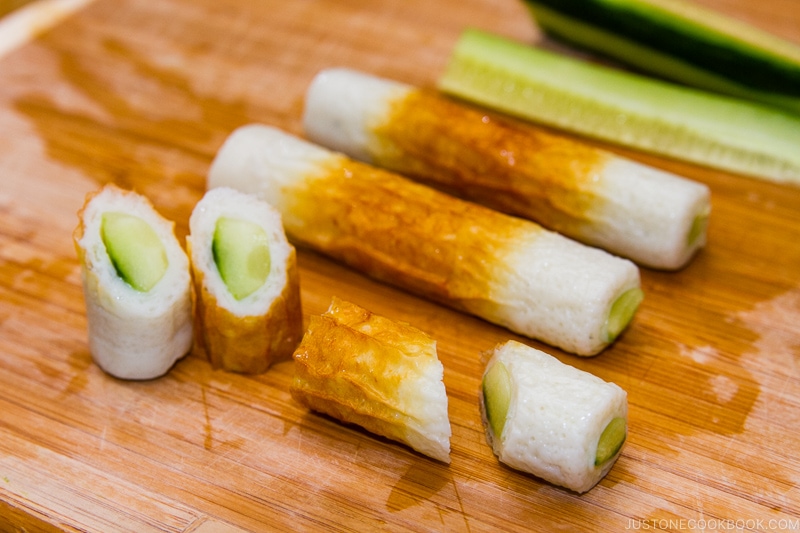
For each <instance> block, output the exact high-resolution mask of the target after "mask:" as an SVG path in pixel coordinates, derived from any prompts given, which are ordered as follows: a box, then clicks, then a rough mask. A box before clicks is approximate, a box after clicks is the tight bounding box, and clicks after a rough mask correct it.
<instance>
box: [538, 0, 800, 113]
mask: <svg viewBox="0 0 800 533" xmlns="http://www.w3.org/2000/svg"><path fill="white" fill-rule="evenodd" d="M526 3H527V4H528V6H529V7H530V9H531V12H532V13H533V15H534V17H535V19H536V22H537V23H538V25H539V26H540V27H541V28H542V29H544V30H545V31H546V32H547V33H549V34H551V35H554V36H555V37H557V38H559V39H562V40H566V41H569V42H571V43H573V44H576V45H579V46H581V47H584V48H587V49H589V50H592V51H597V52H600V53H602V54H605V55H607V56H610V57H613V58H615V59H617V60H620V61H623V62H625V63H627V64H629V65H633V66H635V67H636V68H639V69H641V70H644V71H645V72H649V73H652V74H656V75H658V76H661V77H664V78H668V79H672V80H675V81H678V82H681V83H685V84H688V85H692V86H695V87H700V88H702V89H706V90H710V91H715V92H721V93H724V94H730V95H733V96H737V97H742V98H747V99H752V100H755V101H761V102H764V103H767V104H770V105H775V106H779V107H783V108H785V109H788V110H790V111H792V112H795V113H800V47H798V46H796V45H794V44H793V43H790V42H788V41H785V40H782V39H779V38H778V37H775V36H773V35H770V34H769V33H767V32H765V31H762V30H760V29H758V28H756V27H754V26H752V25H749V24H746V23H745V22H742V21H739V20H736V19H733V18H730V17H727V16H725V15H723V14H721V13H717V12H715V11H712V10H709V9H705V8H703V7H701V6H699V5H697V4H690V3H687V2H682V1H680V0H669V1H664V0H526Z"/></svg>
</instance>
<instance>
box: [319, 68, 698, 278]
mask: <svg viewBox="0 0 800 533" xmlns="http://www.w3.org/2000/svg"><path fill="white" fill-rule="evenodd" d="M304 124H305V131H306V134H307V135H308V137H309V139H311V140H312V141H314V142H316V143H319V144H321V145H323V146H327V147H329V148H331V149H333V150H337V151H341V152H343V153H345V154H347V155H349V156H351V157H354V158H357V159H361V160H363V161H366V162H369V163H372V164H376V165H378V166H382V167H386V168H389V169H391V170H393V171H395V172H399V173H401V174H405V175H408V176H411V177H413V178H414V179H416V180H418V181H422V182H425V183H428V184H431V185H434V186H436V187H438V188H441V189H443V190H446V191H448V192H452V193H455V194H457V195H459V196H462V197H465V198H467V199H470V200H473V201H476V202H480V203H483V204H485V205H488V206H489V207H492V208H494V209H499V210H500V211H503V212H506V213H510V214H513V215H517V216H522V217H525V218H529V219H531V220H534V221H536V222H538V223H539V224H541V225H543V226H545V227H547V228H548V229H551V230H554V231H558V232H559V233H562V234H564V235H567V236H568V237H571V238H573V239H576V240H579V241H581V242H584V243H586V244H589V245H592V246H597V247H600V248H603V249H605V250H608V251H609V252H611V253H614V254H616V255H622V256H624V257H627V258H629V259H632V260H633V261H635V262H637V263H639V264H641V265H644V266H648V267H652V268H658V269H668V270H674V269H678V268H681V267H683V266H684V265H686V263H687V262H688V261H689V260H690V259H691V258H692V256H693V255H694V254H695V252H696V251H697V250H698V249H700V248H701V247H702V246H703V245H704V244H705V242H706V223H707V220H708V216H709V212H710V209H711V208H710V194H709V189H708V187H707V186H705V185H704V184H701V183H697V182H694V181H691V180H688V179H685V178H682V177H679V176H676V175H674V174H670V173H667V172H664V171H661V170H657V169H655V168H652V167H649V166H645V165H642V164H639V163H636V162H633V161H631V160H628V159H625V158H622V157H619V156H617V155H615V154H612V153H611V152H608V151H605V150H601V149H598V148H595V147H593V146H590V145H589V144H587V143H583V142H580V141H577V140H574V139H571V138H568V137H565V136H559V135H555V134H553V133H551V132H549V131H547V130H545V129H544V128H541V127H537V126H533V125H528V124H521V123H519V122H515V121H513V120H512V119H504V118H501V117H498V116H492V115H490V114H487V113H486V112H484V111H481V110H479V109H476V108H473V107H469V106H467V105H464V104H461V103H458V102H455V101H454V100H451V99H449V98H446V97H444V96H442V95H440V94H438V93H436V92H433V91H427V90H422V89H417V88H414V87H411V86H408V85H405V84H401V83H399V82H396V81H392V80H387V79H382V78H377V77H374V76H370V75H367V74H363V73H360V72H356V71H352V70H348V69H330V70H325V71H322V72H321V73H320V74H318V75H317V77H316V78H315V79H314V81H313V82H312V84H311V86H310V87H309V90H308V92H307V95H306V107H305V115H304Z"/></svg>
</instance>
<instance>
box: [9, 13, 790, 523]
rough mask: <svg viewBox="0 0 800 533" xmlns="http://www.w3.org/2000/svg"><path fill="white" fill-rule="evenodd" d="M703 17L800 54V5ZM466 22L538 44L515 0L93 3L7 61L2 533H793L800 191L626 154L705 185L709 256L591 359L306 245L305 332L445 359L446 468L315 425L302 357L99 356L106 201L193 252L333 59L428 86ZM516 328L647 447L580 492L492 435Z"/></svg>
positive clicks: (662, 278)
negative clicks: (203, 223) (150, 360)
mask: <svg viewBox="0 0 800 533" xmlns="http://www.w3.org/2000/svg"><path fill="white" fill-rule="evenodd" d="M702 3H703V4H706V5H709V6H712V7H715V8H718V9H720V10H722V11H725V12H728V13H730V14H732V15H735V16H738V17H741V18H743V19H746V20H748V21H750V22H752V23H754V24H757V25H760V26H762V27H764V28H767V29H770V30H772V31H774V32H775V33H777V34H780V35H782V36H783V37H785V38H788V39H791V40H794V41H795V42H800V4H798V3H797V2H796V0H762V1H760V2H749V1H747V0H704V1H703V2H702ZM467 26H477V27H480V28H483V29H486V30H490V31H495V32H497V33H501V34H503V35H506V36H508V37H511V38H515V39H519V40H523V41H526V42H530V43H536V42H538V41H539V40H540V36H539V33H538V32H537V30H536V27H535V25H534V23H533V22H532V21H531V20H530V18H529V17H528V16H527V13H526V11H525V9H524V7H523V5H522V4H521V3H520V2H515V1H510V0H507V1H499V0H470V1H467V2H461V1H457V0H437V1H430V0H427V1H417V0H396V1H395V0H391V1H390V0H384V1H374V0H373V1H367V0H361V1H359V0H348V1H341V0H340V1H335V0H293V1H282V2H278V1H272V0H262V1H259V2H253V1H247V0H161V1H158V2H139V1H134V0H97V1H96V2H94V3H93V4H91V5H89V6H88V7H86V8H84V9H83V10H81V11H80V12H79V13H77V14H75V15H74V16H72V17H71V18H69V19H67V20H65V21H63V22H61V23H60V24H59V25H57V26H56V27H55V28H54V29H53V30H52V31H50V32H47V33H45V34H43V35H40V36H39V37H37V38H36V39H35V40H34V41H32V42H30V43H28V44H26V45H24V46H22V47H21V48H18V49H16V50H15V51H13V52H12V53H10V54H9V55H7V56H6V57H4V58H2V59H0V341H1V342H0V346H1V348H0V530H3V531H6V530H9V531H26V532H32V531H48V532H49V531H61V530H63V531H82V532H118V531H119V532H139V533H146V532H155V531H169V532H188V531H192V532H202V533H209V532H235V531H271V530H279V531H317V530H321V531H359V532H360V531H367V530H371V529H380V530H393V531H398V530H413V531H469V532H478V531H523V530H541V531H556V530H559V531H609V532H619V531H624V530H628V529H651V530H653V529H670V530H673V531H679V530H681V531H688V530H695V531H701V530H705V531H714V530H731V529H732V528H733V527H739V526H741V527H742V528H750V529H755V530H758V531H768V530H773V531H776V530H792V528H794V529H793V530H798V529H800V492H798V483H800V455H798V450H800V431H799V430H800V384H799V383H798V381H799V376H798V358H799V357H800V187H791V186H779V185H774V184H769V183H766V182H763V181H760V180H757V179H750V178H744V177H738V176H734V175H729V174H725V173H722V172H717V171H712V170H707V169H703V168H699V167H696V166H692V165H688V164H682V163H678V162H673V161H667V160H663V159H658V158H655V157H650V156H646V155H643V154H637V153H634V152H626V151H622V150H618V151H620V152H621V153H623V154H624V155H627V156H629V157H632V158H636V159H638V160H641V161H644V162H646V163H649V164H652V165H654V166H657V167H661V168H664V169H667V170H670V171H673V172H676V173H679V174H682V175H685V176H687V177H690V178H693V179H696V180H698V181H701V182H703V183H707V184H708V185H709V186H710V187H711V189H712V192H713V215H712V221H711V225H710V228H709V238H710V244H709V245H708V248H707V249H706V250H704V251H703V252H702V253H701V254H700V255H699V256H698V257H697V258H696V259H695V260H694V261H693V262H692V263H691V264H690V265H689V266H688V267H687V268H685V269H684V270H682V271H680V272H677V273H660V272H655V271H650V270H642V280H643V281H642V283H643V288H644V289H645V291H646V295H647V296H646V300H645V302H644V303H643V305H642V307H641V309H640V312H639V313H638V315H637V317H636V318H635V321H634V323H633V324H632V326H631V327H630V329H629V330H628V331H627V332H626V333H625V335H624V336H623V337H622V338H621V339H620V340H619V341H618V342H617V343H616V344H615V345H614V346H612V347H611V348H609V349H608V350H606V351H605V352H604V353H602V354H601V355H599V356H597V357H594V358H589V359H581V358H578V357H575V356H570V355H567V354H564V353H562V352H559V351H558V350H555V349H552V348H549V347H547V346H543V345H540V344H538V343H536V342H533V341H529V340H525V339H522V338H520V337H517V336H515V335H512V334H510V333H509V332H508V331H506V330H504V329H502V328H499V327H496V326H492V325H490V324H487V323H485V322H483V321H481V320H479V319H476V318H473V317H469V316H465V315H463V314H460V313H457V312H454V311H451V310H448V309H445V308H443V307H441V306H438V305H436V304H433V303H430V302H427V301H425V300H424V299H420V298H417V297H415V296H411V295H409V294H406V293H404V292H402V291H400V290H397V289H394V288H391V287H388V286H385V285H381V284H379V283H376V282H374V281H371V280H369V279H367V278H365V277H364V276H362V275H360V274H359V273H357V272H354V271H351V270H349V269H347V268H345V267H343V266H340V265H338V264H336V263H334V262H332V261H330V260H328V259H326V258H324V257H321V256H319V255H317V254H315V253H313V252H310V251H306V250H302V251H301V252H300V254H299V263H300V268H301V283H302V298H303V306H304V314H305V317H306V321H307V320H308V317H309V316H310V315H313V314H319V313H322V312H323V311H324V310H325V309H326V308H327V306H328V304H329V303H330V300H331V298H332V297H333V296H339V297H342V298H344V299H348V300H350V301H353V302H355V303H358V304H360V305H362V306H364V307H366V308H368V309H370V310H372V311H374V312H376V313H379V314H382V315H385V316H388V317H390V318H394V319H397V320H402V321H406V322H410V323H411V324H413V325H415V326H417V327H419V328H420V329H422V330H424V331H426V332H427V333H428V334H430V335H431V336H432V337H434V338H435V339H436V340H437V341H438V348H439V356H440V358H441V360H442V362H443V364H444V367H445V376H444V380H445V385H446V387H447V390H448V396H449V411H450V418H451V423H452V429H453V439H452V463H451V464H450V465H444V464H440V463H437V462H435V461H432V460H429V459H427V458H426V457H423V456H420V455H418V454H416V453H414V452H412V451H411V450H409V449H408V448H406V447H404V446H402V445H399V444H395V443H393V442H390V441H387V440H385V439H381V438H376V437H374V436H372V435H370V434H368V433H366V432H364V431H361V430H360V429H358V428H354V427H345V426H343V425H340V424H339V423H337V422H336V421H334V420H331V419H328V418H325V417H321V416H318V415H315V414H312V413H309V412H307V411H306V410H305V409H304V408H302V407H301V406H300V405H298V404H297V403H295V402H294V401H293V400H292V399H291V398H290V396H289V393H288V387H289V383H290V381H291V378H292V372H293V369H292V364H291V362H284V363H280V364H278V365H277V366H275V367H274V368H273V369H272V370H270V371H269V372H268V373H266V374H263V375H260V376H240V375H235V374H230V373H226V372H223V371H215V370H213V369H212V368H211V367H210V366H209V364H208V363H207V362H206V361H204V360H203V359H202V358H200V357H199V356H197V355H195V354H192V355H189V356H188V357H186V358H185V359H183V360H182V361H180V362H179V363H178V364H177V365H176V366H175V367H174V369H173V370H172V371H171V372H170V373H169V374H168V375H167V376H166V377H163V378H161V379H158V380H154V381H149V382H143V383H133V382H124V381H119V380H115V379H113V378H111V377H109V376H108V375H105V374H104V373H103V372H102V371H100V370H99V369H98V368H97V367H96V366H95V365H94V364H93V363H92V361H91V357H90V354H89V351H88V347H87V338H86V337H87V335H86V316H85V307H84V302H83V294H82V292H81V288H80V279H79V267H78V263H77V260H76V256H75V252H74V250H73V245H72V241H71V232H72V230H73V228H74V227H75V225H76V223H77V217H76V214H75V213H76V211H77V209H78V208H79V207H80V206H81V204H82V203H83V199H84V196H85V195H86V193H88V192H90V191H93V190H95V189H96V188H98V187H99V186H100V185H102V184H104V183H109V182H114V183H117V184H118V185H120V186H123V187H130V188H134V189H136V190H138V191H140V192H142V193H144V194H146V195H147V196H148V197H150V198H151V199H152V201H153V202H154V203H155V205H156V206H157V208H158V209H159V210H160V211H161V212H162V213H163V214H164V215H165V216H167V217H169V218H171V219H173V220H175V221H176V224H177V230H178V234H179V237H180V238H181V239H183V238H184V237H185V235H186V232H187V227H188V217H189V214H190V212H191V209H192V207H193V206H194V204H195V202H197V200H198V199H199V198H200V197H201V195H202V193H203V190H204V179H205V178H204V177H205V174H206V171H207V169H208V166H209V163H210V162H211V159H212V157H213V156H214V154H215V152H216V150H217V149H218V148H219V146H220V144H221V143H222V141H223V140H224V138H225V137H226V136H227V135H228V133H230V132H231V130H233V129H234V128H235V127H237V126H239V125H242V124H246V123H250V122H262V123H267V124H271V125H274V126H278V127H282V128H285V129H286V130H288V131H290V132H292V133H296V134H301V133H302V130H301V125H300V114H301V110H302V100H303V94H304V91H305V88H306V86H307V85H308V83H309V81H310V80H311V78H312V77H313V76H314V74H315V73H316V72H317V71H318V70H320V69H322V68H325V67H331V66H350V67H355V68H359V69H362V70H365V71H368V72H372V73H375V74H378V75H382V76H387V77H391V78H396V79H399V80H402V81H405V82H409V83H413V84H417V85H421V86H433V85H434V83H435V80H436V79H437V77H438V76H439V74H440V72H441V71H442V69H443V67H444V64H445V62H446V60H447V58H448V56H449V53H450V50H451V47H452V45H453V43H454V42H455V39H456V38H457V36H458V35H459V33H460V32H461V30H462V29H464V28H465V27H467ZM665 111H666V110H665ZM798 149H799V150H800V147H798ZM511 338H513V339H517V340H522V341H524V342H527V343H529V344H531V345H532V346H536V347H538V348H541V349H544V350H546V351H548V352H549V353H552V354H554V355H556V356H557V357H558V358H559V359H561V360H562V361H565V362H567V363H569V364H572V365H574V366H576V367H578V368H581V369H584V370H587V371H590V372H592V373H594V374H596V375H598V376H600V377H602V378H604V379H606V380H610V381H614V382H616V383H617V384H618V385H620V386H621V387H623V388H624V389H625V390H627V392H628V397H629V403H630V420H629V423H630V437H629V441H628V443H627V445H626V447H625V448H624V452H623V454H622V456H621V458H620V459H619V461H618V462H617V464H616V465H615V467H614V468H613V470H612V471H611V472H610V474H609V475H608V476H607V477H606V478H605V479H604V480H603V481H602V482H601V483H600V484H599V485H598V486H597V487H595V488H594V489H592V490H591V491H590V492H588V493H586V494H584V495H576V494H573V493H570V492H569V491H566V490H563V489H560V488H558V487H555V486H552V485H550V484H547V483H545V482H542V481H541V480H539V479H536V478H534V477H533V476H529V475H526V474H522V473H518V472H516V471H513V470H511V469H509V468H506V467H504V466H502V465H500V464H498V462H497V461H496V460H495V458H494V457H493V455H492V453H491V450H490V448H489V447H488V445H487V444H486V441H485V438H484V433H483V428H482V426H481V422H480V418H479V413H478V407H477V401H478V386H479V379H480V375H481V372H482V370H483V361H482V359H481V352H482V351H484V350H487V349H489V348H491V347H492V346H494V345H495V344H496V343H498V342H502V341H505V340H507V339H511ZM726 528H727V529H726ZM739 530H742V529H737V531H739Z"/></svg>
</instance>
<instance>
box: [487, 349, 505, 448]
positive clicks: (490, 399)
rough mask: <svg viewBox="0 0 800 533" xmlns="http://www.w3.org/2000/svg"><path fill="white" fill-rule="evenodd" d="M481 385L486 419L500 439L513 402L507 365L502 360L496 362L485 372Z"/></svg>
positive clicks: (495, 436)
mask: <svg viewBox="0 0 800 533" xmlns="http://www.w3.org/2000/svg"><path fill="white" fill-rule="evenodd" d="M481 386H482V387H483V406H484V411H485V413H486V420H487V422H488V423H489V428H490V429H491V431H492V435H493V437H494V438H496V439H499V438H500V437H501V436H502V434H503V428H504V427H505V425H506V418H507V417H508V407H509V405H510V404H511V376H510V375H509V374H508V369H506V366H505V365H504V364H503V363H501V362H496V363H494V364H493V365H492V366H491V367H490V368H489V369H488V370H487V371H486V373H485V374H484V376H483V383H482V384H481Z"/></svg>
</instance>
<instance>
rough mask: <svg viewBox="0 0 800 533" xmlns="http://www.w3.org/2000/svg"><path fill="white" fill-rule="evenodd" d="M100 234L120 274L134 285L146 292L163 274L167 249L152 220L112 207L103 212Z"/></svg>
mask: <svg viewBox="0 0 800 533" xmlns="http://www.w3.org/2000/svg"><path fill="white" fill-rule="evenodd" d="M100 234H101V238H102V239H103V244H105V247H106V251H107V252H108V257H109V258H110V259H111V263H112V264H113V265H114V268H115V269H116V271H117V274H118V275H119V277H120V278H122V280H124V281H125V282H126V283H128V284H129V285H130V286H131V287H133V288H134V289H136V290H137V291H141V292H147V291H149V290H150V289H152V288H153V287H154V286H155V285H156V283H158V282H159V280H161V278H162V277H164V273H166V271H167V266H168V261H167V252H166V249H165V248H164V243H162V242H161V239H159V238H158V235H157V234H156V232H155V230H153V228H152V227H151V226H150V224H148V223H147V222H145V221H144V220H142V219H141V218H139V217H137V216H134V215H130V214H128V213H122V212H117V211H109V212H106V213H103V217H102V220H101V223H100Z"/></svg>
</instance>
